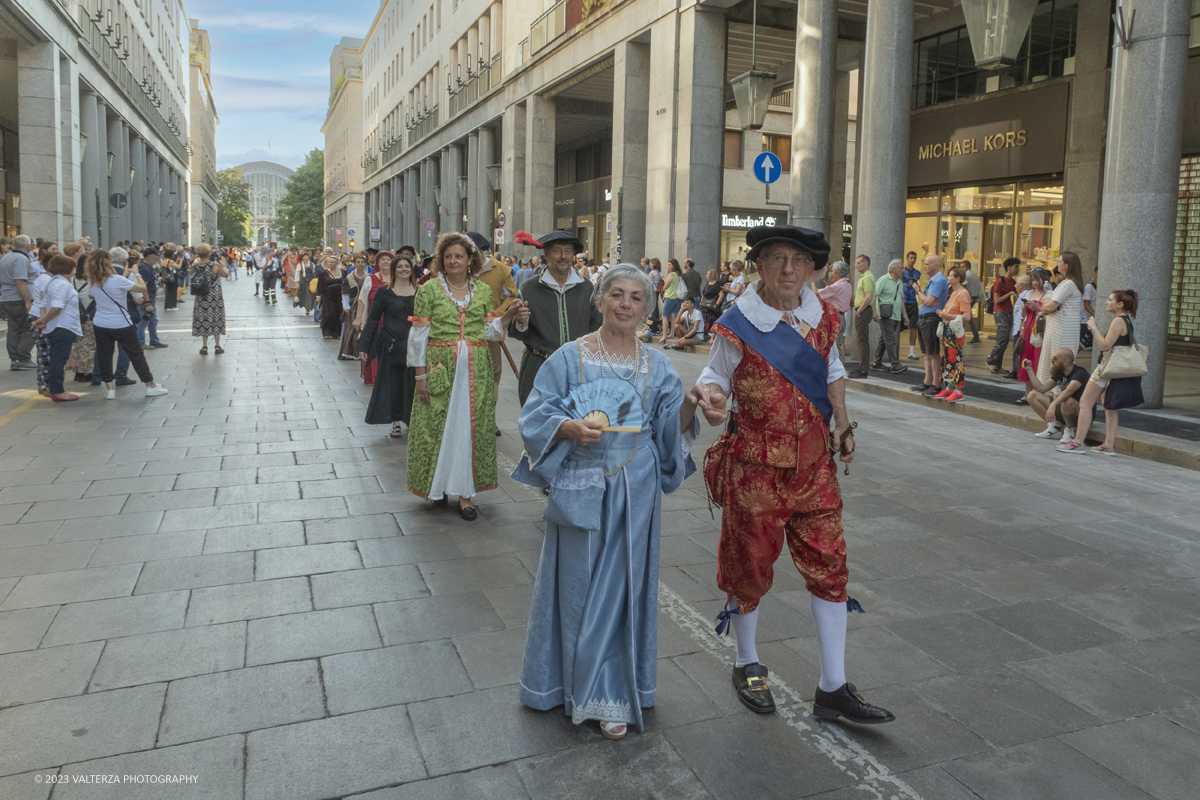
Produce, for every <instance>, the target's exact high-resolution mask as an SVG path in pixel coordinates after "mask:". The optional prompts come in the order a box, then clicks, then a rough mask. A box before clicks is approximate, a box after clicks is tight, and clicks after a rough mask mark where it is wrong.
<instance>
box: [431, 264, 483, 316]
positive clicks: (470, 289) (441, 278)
mask: <svg viewBox="0 0 1200 800" xmlns="http://www.w3.org/2000/svg"><path fill="white" fill-rule="evenodd" d="M437 279H438V283H439V284H441V286H442V291H443V292H445V293H446V297H449V298H450V301H451V302H453V303H454V304H455V305H459V306H462V307H463V308H466V307H467V306H468V305H470V304H471V298H472V297H473V296H474V295H475V279H474V278H471V277H468V278H467V299H466V300H457V299H455V297H454V294H453V293H452V292H451V291H450V285H449V284H448V283H446V275H445V273H442V272H439V273H438V276H437Z"/></svg>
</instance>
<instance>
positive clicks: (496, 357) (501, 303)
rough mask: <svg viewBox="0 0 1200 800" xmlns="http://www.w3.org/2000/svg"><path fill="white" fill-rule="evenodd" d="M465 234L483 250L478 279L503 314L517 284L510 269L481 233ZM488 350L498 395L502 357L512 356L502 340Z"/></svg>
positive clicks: (489, 344) (498, 310) (498, 430)
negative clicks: (489, 292)
mask: <svg viewBox="0 0 1200 800" xmlns="http://www.w3.org/2000/svg"><path fill="white" fill-rule="evenodd" d="M467 236H469V237H471V241H472V242H474V243H475V246H476V247H478V248H479V249H480V251H482V252H483V258H484V262H483V270H482V271H481V272H480V273H479V280H480V281H481V282H482V283H486V284H487V286H488V288H489V289H491V290H492V308H493V309H494V310H495V313H497V314H503V313H504V312H505V311H507V310H508V307H509V305H510V304H511V303H512V301H513V300H515V299H516V297H517V284H516V282H514V281H513V274H512V269H511V268H509V266H508V265H507V264H505V263H504V262H503V261H500V260H499V259H497V258H496V257H495V256H493V255H492V254H491V252H492V243H491V242H489V241H488V240H487V239H486V238H484V236H483V234H480V233H476V232H475V231H467ZM488 350H490V351H492V377H493V378H495V382H496V396H497V397H499V396H500V376H501V375H503V374H504V359H505V358H506V357H507V358H512V356H511V355H508V349H507V348H506V347H505V346H504V342H503V341H499V342H488ZM496 435H497V436H499V435H500V429H499V428H497V429H496Z"/></svg>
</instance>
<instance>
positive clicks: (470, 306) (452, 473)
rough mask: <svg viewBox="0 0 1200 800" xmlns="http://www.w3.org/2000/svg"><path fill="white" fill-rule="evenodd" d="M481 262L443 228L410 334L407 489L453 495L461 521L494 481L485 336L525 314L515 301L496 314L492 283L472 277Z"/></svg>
mask: <svg viewBox="0 0 1200 800" xmlns="http://www.w3.org/2000/svg"><path fill="white" fill-rule="evenodd" d="M482 268H483V254H482V253H481V252H480V251H479V249H478V248H477V247H475V244H474V242H472V241H471V240H470V239H469V238H468V237H467V236H466V235H464V234H461V233H444V234H442V235H441V237H439V238H438V243H437V248H436V249H435V251H434V257H433V263H432V265H431V267H430V271H431V272H432V275H433V277H432V278H431V279H430V280H428V281H426V282H425V283H423V284H422V285H421V287H420V288H419V289H418V290H417V296H416V300H415V302H414V309H413V317H412V323H413V325H412V329H411V330H410V331H409V334H408V365H409V366H410V367H413V368H414V369H415V371H416V380H417V383H416V396H417V402H415V403H413V409H412V420H411V422H410V424H409V429H408V436H409V441H408V490H409V491H410V492H412V493H413V494H415V495H417V496H418V497H424V498H426V499H428V500H432V501H434V503H435V504H439V505H440V504H444V503H445V502H446V498H447V496H448V495H456V496H457V497H458V508H459V513H460V514H461V515H462V518H463V519H465V520H473V519H475V517H476V516H477V512H476V510H475V506H474V505H472V503H471V498H472V497H473V496H474V495H475V494H476V493H478V492H482V491H486V490H488V489H494V488H496V422H495V413H496V387H495V384H494V383H493V382H492V358H491V353H489V352H488V348H487V342H488V341H500V340H501V339H502V338H503V337H504V330H505V329H506V328H507V327H508V325H509V323H510V322H512V321H513V320H514V319H516V320H517V321H518V322H521V321H528V318H529V310H528V309H527V308H526V307H525V304H524V303H523V302H522V301H521V300H515V301H513V303H512V304H511V305H510V306H509V307H508V310H507V311H505V312H504V316H502V317H498V316H497V315H496V314H495V313H494V312H493V310H492V291H491V289H489V288H488V287H487V286H486V285H485V284H483V283H479V282H477V281H476V280H475V278H476V276H478V275H479V272H480V270H481V269H482Z"/></svg>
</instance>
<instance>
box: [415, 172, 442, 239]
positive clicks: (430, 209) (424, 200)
mask: <svg viewBox="0 0 1200 800" xmlns="http://www.w3.org/2000/svg"><path fill="white" fill-rule="evenodd" d="M437 174H438V160H437V159H436V158H427V159H425V160H424V161H422V162H421V221H420V225H421V244H420V245H418V247H417V249H418V250H419V249H421V248H422V247H423V248H425V250H427V251H428V252H430V253H432V252H433V246H434V245H435V244H437V235H438V234H439V233H441V231H439V230H438V229H437V228H434V230H433V232H432V233H430V232H428V231H426V230H425V220H427V219H431V220H433V221H434V223H436V222H437V221H438V219H437V200H436V199H435V198H434V196H433V187H434V185H435V184H436V183H437Z"/></svg>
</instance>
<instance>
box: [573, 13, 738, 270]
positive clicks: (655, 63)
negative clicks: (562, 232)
mask: <svg viewBox="0 0 1200 800" xmlns="http://www.w3.org/2000/svg"><path fill="white" fill-rule="evenodd" d="M677 35H678V28H677V26H676V24H675V17H674V16H673V15H668V16H667V17H664V18H663V19H660V20H659V21H658V22H656V23H654V25H653V27H652V28H651V33H650V74H651V75H653V76H654V80H652V81H651V82H650V96H649V116H648V120H647V139H646V141H647V144H646V233H645V245H644V248H645V251H644V252H643V253H641V254H639V257H640V256H641V255H646V256H651V257H656V258H658V259H660V260H661V261H662V263H663V266H664V268H665V267H666V263H667V259H668V258H671V257H672V256H673V255H675V253H674V252H673V251H672V247H671V245H672V240H673V228H672V222H673V219H674V216H673V215H674V213H675V180H674V175H675V162H676V155H675V128H676V119H677V117H676V112H677V109H676V90H677V89H678V88H679V87H680V85H681V84H680V80H679V75H678V74H677V67H676V64H677V62H679V61H682V60H683V59H682V58H681V57H680V55H679V52H678V40H677ZM722 60H724V59H722ZM614 78H615V76H614ZM613 106H614V113H616V112H615V107H616V103H614V104H613ZM723 126H724V121H723V120H722V128H723ZM613 134H614V138H615V135H616V128H615V126H614V129H613ZM724 140H725V137H724V130H723V129H722V134H721V141H722V143H724ZM721 160H723V159H718V163H720V161H721ZM616 169H617V163H616V161H615V160H614V161H613V171H614V172H615V171H616ZM552 177H553V176H552ZM614 185H616V184H615V183H614ZM720 185H721V184H719V183H718V184H717V186H718V187H719V186H720ZM715 194H716V196H717V197H718V198H719V197H720V194H721V193H720V192H719V191H717V192H716V193H715ZM717 230H718V235H720V234H719V232H720V225H718V226H717ZM680 263H682V262H680Z"/></svg>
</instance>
